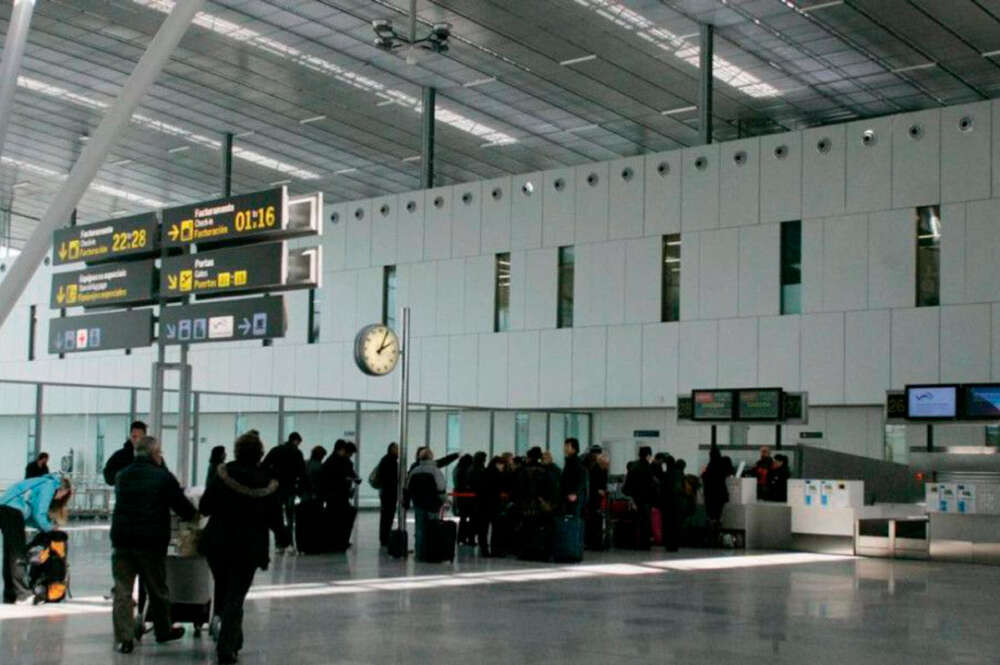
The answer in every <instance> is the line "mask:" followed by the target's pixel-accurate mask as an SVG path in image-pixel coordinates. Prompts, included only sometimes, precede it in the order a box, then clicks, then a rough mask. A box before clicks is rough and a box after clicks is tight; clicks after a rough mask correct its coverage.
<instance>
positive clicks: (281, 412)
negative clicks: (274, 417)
mask: <svg viewBox="0 0 1000 665" xmlns="http://www.w3.org/2000/svg"><path fill="white" fill-rule="evenodd" d="M284 442H285V398H284V397H279V398H278V440H277V441H275V443H276V444H277V445H279V446H280V445H281V444H283V443H284Z"/></svg>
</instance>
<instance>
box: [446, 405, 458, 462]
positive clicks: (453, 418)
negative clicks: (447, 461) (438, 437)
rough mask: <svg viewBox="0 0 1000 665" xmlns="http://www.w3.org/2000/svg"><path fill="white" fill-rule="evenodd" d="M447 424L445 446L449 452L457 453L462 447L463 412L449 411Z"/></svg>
mask: <svg viewBox="0 0 1000 665" xmlns="http://www.w3.org/2000/svg"><path fill="white" fill-rule="evenodd" d="M446 424H447V428H446V430H445V448H446V449H447V451H448V452H449V453H456V452H458V451H460V450H461V449H462V414H461V413H449V414H448V416H447V423H446Z"/></svg>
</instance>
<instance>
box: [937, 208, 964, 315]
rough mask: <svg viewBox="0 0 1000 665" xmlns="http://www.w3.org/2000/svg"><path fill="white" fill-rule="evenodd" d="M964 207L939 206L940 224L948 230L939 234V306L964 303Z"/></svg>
mask: <svg viewBox="0 0 1000 665" xmlns="http://www.w3.org/2000/svg"><path fill="white" fill-rule="evenodd" d="M965 207H966V204H964V203H947V204H944V205H942V206H941V219H942V223H943V224H944V223H947V225H948V227H947V228H948V230H947V232H946V233H942V234H941V304H942V305H957V304H960V303H964V302H965Z"/></svg>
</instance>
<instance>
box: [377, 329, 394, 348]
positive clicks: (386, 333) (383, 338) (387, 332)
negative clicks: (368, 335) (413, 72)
mask: <svg viewBox="0 0 1000 665" xmlns="http://www.w3.org/2000/svg"><path fill="white" fill-rule="evenodd" d="M387 337H389V331H388V330H386V331H385V335H384V336H383V337H382V346H380V347H378V351H377V353H382V349H384V348H385V347H387V346H392V342H386V341H385V340H386V338H387Z"/></svg>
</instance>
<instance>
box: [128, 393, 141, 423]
mask: <svg viewBox="0 0 1000 665" xmlns="http://www.w3.org/2000/svg"><path fill="white" fill-rule="evenodd" d="M138 403H139V389H138V388H132V389H131V390H129V391H128V421H129V424H131V423H134V422H135V421H136V413H135V412H136V409H137V408H138Z"/></svg>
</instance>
